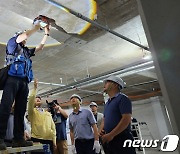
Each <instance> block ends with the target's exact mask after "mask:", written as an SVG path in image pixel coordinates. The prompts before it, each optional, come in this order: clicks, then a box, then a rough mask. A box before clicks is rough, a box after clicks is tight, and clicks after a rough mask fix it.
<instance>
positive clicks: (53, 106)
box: [47, 100, 68, 154]
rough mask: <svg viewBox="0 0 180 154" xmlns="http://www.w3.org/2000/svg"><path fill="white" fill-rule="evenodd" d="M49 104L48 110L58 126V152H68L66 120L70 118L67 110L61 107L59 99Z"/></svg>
mask: <svg viewBox="0 0 180 154" xmlns="http://www.w3.org/2000/svg"><path fill="white" fill-rule="evenodd" d="M47 104H48V106H49V107H48V108H49V109H48V110H49V111H50V112H51V114H52V117H53V120H54V123H55V126H56V143H57V148H56V151H55V153H56V154H68V146H67V133H66V122H67V118H68V114H67V112H66V111H65V110H64V109H62V108H61V107H60V105H59V104H58V102H57V100H53V101H52V102H50V103H47Z"/></svg>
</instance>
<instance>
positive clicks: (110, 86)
mask: <svg viewBox="0 0 180 154" xmlns="http://www.w3.org/2000/svg"><path fill="white" fill-rule="evenodd" d="M124 86H125V83H124V82H123V80H122V79H121V78H119V77H116V76H110V77H108V78H107V79H106V80H105V81H104V92H106V93H107V94H108V95H109V99H108V101H107V102H106V105H105V110H104V127H103V129H102V130H101V133H100V135H101V138H102V141H103V143H104V146H105V149H104V150H105V153H106V154H119V153H121V154H135V149H134V148H132V147H123V144H124V141H125V140H133V137H132V134H131V130H130V123H131V114H132V104H131V101H130V100H129V99H128V97H127V96H126V95H124V94H123V93H121V92H120V90H121V89H122V88H123V87H124Z"/></svg>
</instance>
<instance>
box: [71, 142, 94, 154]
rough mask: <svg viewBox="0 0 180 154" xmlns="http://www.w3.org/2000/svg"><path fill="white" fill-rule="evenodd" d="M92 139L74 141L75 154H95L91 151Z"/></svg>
mask: <svg viewBox="0 0 180 154" xmlns="http://www.w3.org/2000/svg"><path fill="white" fill-rule="evenodd" d="M93 146H94V139H89V140H87V139H76V140H75V147H76V152H77V154H95V152H94V150H93Z"/></svg>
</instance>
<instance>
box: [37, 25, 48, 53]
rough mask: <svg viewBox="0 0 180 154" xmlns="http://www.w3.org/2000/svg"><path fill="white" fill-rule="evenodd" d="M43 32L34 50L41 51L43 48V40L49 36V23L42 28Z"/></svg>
mask: <svg viewBox="0 0 180 154" xmlns="http://www.w3.org/2000/svg"><path fill="white" fill-rule="evenodd" d="M44 32H45V34H44V36H43V38H42V40H41V43H40V44H39V45H38V46H37V47H36V49H35V52H38V51H41V50H42V49H43V48H44V44H45V42H46V40H47V38H48V36H49V32H50V26H49V25H47V26H46V27H45V28H44Z"/></svg>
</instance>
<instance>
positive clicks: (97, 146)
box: [93, 140, 101, 153]
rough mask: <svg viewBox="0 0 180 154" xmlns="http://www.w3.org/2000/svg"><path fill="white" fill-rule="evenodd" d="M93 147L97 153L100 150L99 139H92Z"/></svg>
mask: <svg viewBox="0 0 180 154" xmlns="http://www.w3.org/2000/svg"><path fill="white" fill-rule="evenodd" d="M94 149H95V152H96V153H99V152H100V150H101V146H100V144H99V141H97V140H95V141H94V146H93V150H94Z"/></svg>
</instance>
